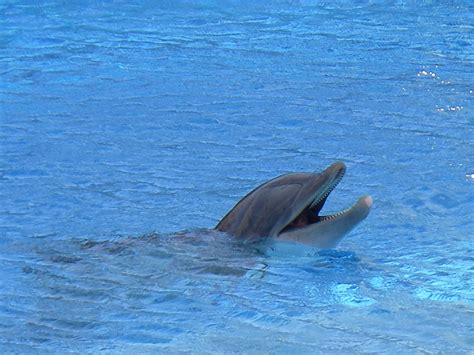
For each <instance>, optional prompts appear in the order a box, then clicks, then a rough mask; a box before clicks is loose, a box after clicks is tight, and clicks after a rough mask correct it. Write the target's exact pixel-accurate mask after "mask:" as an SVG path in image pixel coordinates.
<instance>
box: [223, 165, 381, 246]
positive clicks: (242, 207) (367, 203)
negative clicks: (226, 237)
mask: <svg viewBox="0 0 474 355" xmlns="http://www.w3.org/2000/svg"><path fill="white" fill-rule="evenodd" d="M345 171H346V167H345V165H344V163H342V162H336V163H334V164H332V165H331V166H329V167H328V168H327V169H325V170H324V171H323V172H321V173H319V174H318V173H292V174H287V175H282V176H280V177H277V178H275V179H273V180H270V181H268V182H266V183H264V184H262V185H260V186H259V187H257V188H256V189H255V190H253V191H252V192H250V193H249V194H248V195H247V196H245V197H244V198H242V200H240V201H239V203H238V204H237V205H235V206H234V208H233V209H231V210H230V211H229V212H228V213H227V215H226V216H225V217H224V218H223V219H222V220H221V221H220V222H219V224H218V225H217V226H216V229H217V230H219V231H222V232H227V233H229V234H232V235H234V236H236V237H238V238H241V239H244V240H247V241H251V242H253V241H259V240H262V239H265V238H267V237H271V238H274V239H276V240H286V241H295V242H300V243H304V244H308V245H311V246H316V247H321V248H327V247H333V246H335V245H336V244H337V243H338V242H339V241H340V240H341V239H342V237H343V236H344V235H345V234H347V233H348V232H350V231H351V230H352V229H353V228H354V227H355V226H356V225H357V224H358V223H359V222H361V221H362V220H363V219H364V218H365V217H367V215H368V213H369V211H370V208H371V206H372V199H371V198H370V197H369V196H365V197H361V198H360V199H359V201H358V202H357V203H356V204H354V205H353V206H352V207H351V208H349V209H346V210H344V211H341V212H338V213H335V214H332V215H327V216H324V215H320V211H321V209H322V208H323V206H324V204H325V202H326V199H327V198H328V196H329V194H330V193H331V192H332V190H333V189H334V188H335V187H336V186H337V185H338V183H339V182H340V181H341V180H342V178H343V176H344V174H345Z"/></svg>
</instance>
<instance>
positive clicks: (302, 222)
mask: <svg viewBox="0 0 474 355" xmlns="http://www.w3.org/2000/svg"><path fill="white" fill-rule="evenodd" d="M334 168H335V171H333V173H332V174H331V175H332V176H331V177H330V178H329V179H328V181H327V182H326V183H325V184H324V187H323V189H321V190H319V191H318V193H317V194H316V195H315V196H314V197H313V199H312V200H310V203H309V204H308V205H307V206H305V207H304V208H303V210H302V211H301V212H300V213H299V214H298V215H297V216H296V218H294V219H293V220H292V221H291V222H290V223H289V224H288V225H287V226H286V227H284V228H283V230H282V231H281V232H280V234H281V233H285V232H289V231H292V230H295V229H299V228H303V227H306V226H308V225H311V224H315V223H324V222H327V221H329V220H334V219H336V218H342V217H344V215H346V214H348V213H350V212H351V210H352V209H354V208H356V206H357V205H358V203H356V204H355V205H354V206H352V207H349V208H347V209H345V210H342V211H339V212H336V213H333V214H329V215H320V212H321V210H322V208H323V207H324V204H325V203H326V200H327V198H328V196H329V195H330V193H331V192H332V191H333V190H334V189H335V188H336V186H337V185H338V184H339V183H340V182H341V180H342V178H343V177H344V174H345V173H346V167H345V165H343V164H340V165H338V166H337V168H336V167H334ZM367 198H368V199H370V197H366V199H367ZM369 203H370V204H371V199H370V201H369V200H367V201H366V204H369Z"/></svg>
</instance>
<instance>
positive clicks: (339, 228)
mask: <svg viewBox="0 0 474 355" xmlns="http://www.w3.org/2000/svg"><path fill="white" fill-rule="evenodd" d="M372 204H373V201H372V198H371V197H370V196H363V197H361V198H359V200H358V201H357V202H356V203H355V204H354V205H353V206H352V207H350V208H348V209H346V210H344V211H341V212H338V213H335V214H332V215H328V216H320V217H319V220H318V221H317V222H315V223H310V224H307V225H305V226H301V227H295V228H289V229H286V230H283V231H282V232H281V233H280V234H279V235H278V236H277V237H276V239H278V240H286V241H295V242H299V243H303V244H307V245H310V246H314V247H318V248H332V247H335V246H336V245H337V244H338V243H339V241H340V240H341V239H342V238H343V237H344V236H345V235H346V234H347V233H349V232H350V231H351V230H352V229H353V228H354V227H355V226H356V225H357V224H359V223H360V222H361V221H363V220H364V219H365V218H366V217H367V215H368V214H369V212H370V208H371V207H372Z"/></svg>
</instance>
